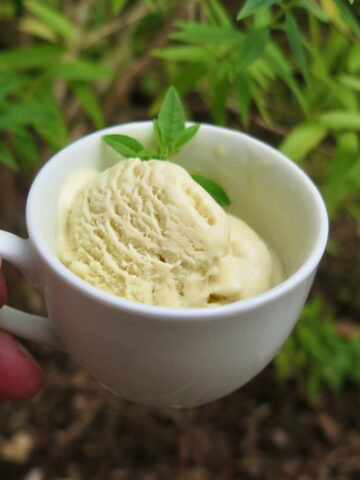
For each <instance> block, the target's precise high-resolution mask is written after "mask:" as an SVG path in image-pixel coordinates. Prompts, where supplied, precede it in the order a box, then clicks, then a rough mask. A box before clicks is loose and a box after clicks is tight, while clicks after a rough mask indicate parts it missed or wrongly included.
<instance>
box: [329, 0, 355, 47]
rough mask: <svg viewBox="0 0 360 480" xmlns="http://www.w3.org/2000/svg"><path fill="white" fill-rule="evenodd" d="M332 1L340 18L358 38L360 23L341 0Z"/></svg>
mask: <svg viewBox="0 0 360 480" xmlns="http://www.w3.org/2000/svg"><path fill="white" fill-rule="evenodd" d="M333 1H334V2H335V3H336V5H337V7H338V9H339V11H340V14H341V16H342V18H343V19H344V20H345V22H346V23H347V25H348V26H349V27H350V28H351V30H352V31H353V32H354V33H355V35H356V36H357V37H358V38H360V23H359V21H358V20H357V18H356V16H355V15H354V14H353V13H352V10H351V8H350V7H348V6H347V5H346V3H345V2H344V1H343V0H333Z"/></svg>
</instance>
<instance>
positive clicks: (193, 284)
mask: <svg viewBox="0 0 360 480" xmlns="http://www.w3.org/2000/svg"><path fill="white" fill-rule="evenodd" d="M60 207H61V212H62V213H61V218H62V221H61V226H60V230H61V231H60V236H59V257H60V260H61V261H62V262H63V263H64V264H65V265H66V266H67V267H68V268H69V269H70V270H71V271H72V272H74V273H75V274H76V275H78V276H79V277H81V278H82V279H84V280H85V281H87V282H88V283H90V284H92V285H94V286H96V287H98V288H100V289H102V290H105V291H107V292H110V293H112V294H114V295H117V296H119V297H124V298H127V299H128V300H133V301H136V302H142V303H145V304H149V305H160V306H167V307H175V308H188V307H207V306H213V305H218V304H225V303H229V302H234V301H236V300H240V299H243V298H248V297H251V296H254V295H257V294H259V293H262V292H264V291H265V290H268V289H269V288H271V287H272V284H273V282H274V274H273V259H272V256H271V254H270V252H269V250H268V248H267V246H266V245H265V243H264V242H263V241H262V240H261V239H260V238H259V237H258V235H257V234H256V233H255V232H254V231H253V230H252V229H250V227H248V226H247V225H246V224H245V223H244V222H242V221H241V220H239V219H238V218H236V217H233V216H230V215H227V214H226V213H225V211H224V210H223V209H222V208H221V207H220V206H219V205H218V204H217V203H216V202H215V201H214V200H213V199H212V197H211V196H210V195H209V194H208V193H207V192H206V191H205V190H204V189H203V188H202V187H200V186H199V185H198V184H197V183H196V182H195V181H194V180H193V179H192V178H191V176H190V175H189V174H188V173H187V171H186V170H184V169H183V168H182V167H180V166H178V165H176V164H174V163H171V162H164V161H159V160H150V161H148V162H141V161H140V160H139V159H127V160H122V161H120V162H119V163H118V164H117V165H115V166H114V167H112V168H110V169H108V170H106V171H104V172H102V173H96V172H88V173H87V174H86V175H84V173H82V174H81V173H79V175H78V176H74V177H73V178H70V180H69V182H68V184H67V185H65V187H64V191H63V194H62V196H61V199H60Z"/></svg>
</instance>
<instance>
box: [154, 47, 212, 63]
mask: <svg viewBox="0 0 360 480" xmlns="http://www.w3.org/2000/svg"><path fill="white" fill-rule="evenodd" d="M152 54H153V55H154V56H155V57H158V58H163V59H165V60H172V61H176V62H184V61H186V62H205V63H207V62H211V60H212V59H213V58H214V57H213V55H211V54H210V52H209V51H208V50H206V49H205V48H202V47H195V46H192V45H179V46H174V47H166V48H162V49H157V50H153V51H152Z"/></svg>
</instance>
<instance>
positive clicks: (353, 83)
mask: <svg viewBox="0 0 360 480" xmlns="http://www.w3.org/2000/svg"><path fill="white" fill-rule="evenodd" d="M338 79H339V80H340V81H341V82H342V83H344V84H345V85H347V86H348V87H350V88H352V89H353V90H357V91H359V92H360V79H359V78H358V77H353V76H351V75H340V76H339V77H338Z"/></svg>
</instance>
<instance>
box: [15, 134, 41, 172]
mask: <svg viewBox="0 0 360 480" xmlns="http://www.w3.org/2000/svg"><path fill="white" fill-rule="evenodd" d="M13 146H14V150H15V154H16V157H17V163H18V164H19V165H20V167H21V168H23V169H31V168H33V167H35V166H36V165H37V164H38V163H39V162H40V152H39V149H38V147H37V145H36V141H35V139H34V135H33V134H32V133H31V132H29V131H28V130H25V129H23V130H21V131H20V132H18V133H16V134H14V135H13Z"/></svg>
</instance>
